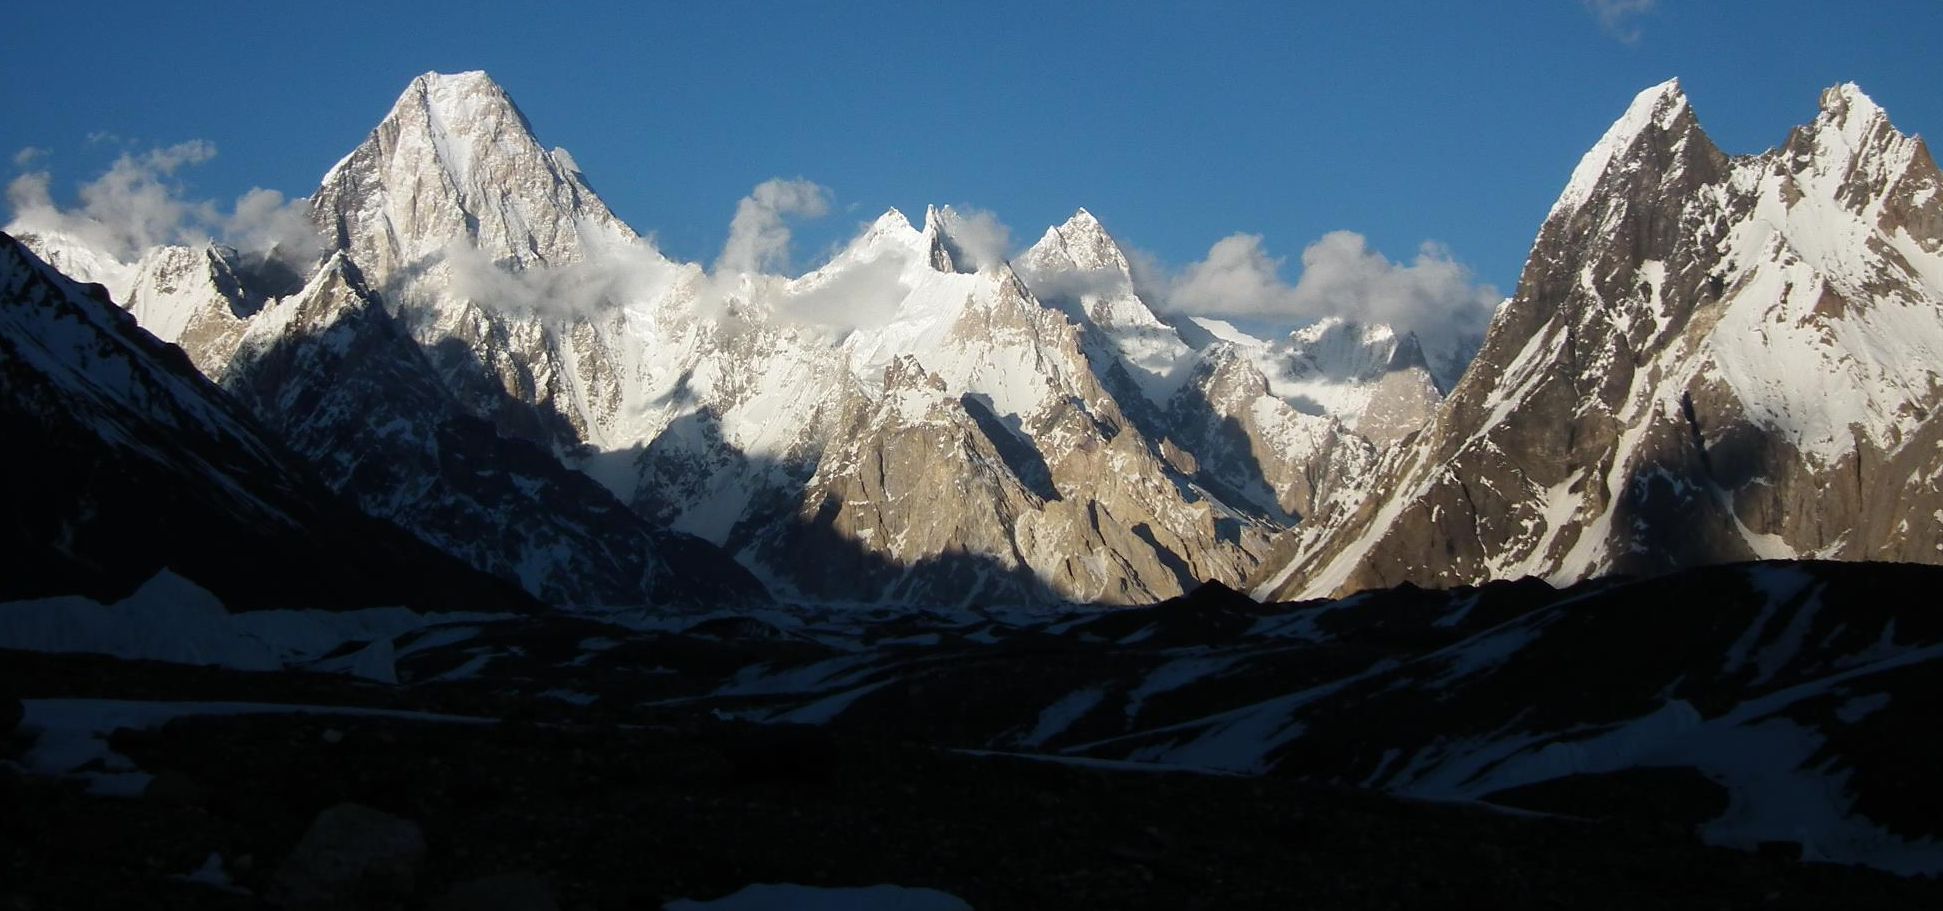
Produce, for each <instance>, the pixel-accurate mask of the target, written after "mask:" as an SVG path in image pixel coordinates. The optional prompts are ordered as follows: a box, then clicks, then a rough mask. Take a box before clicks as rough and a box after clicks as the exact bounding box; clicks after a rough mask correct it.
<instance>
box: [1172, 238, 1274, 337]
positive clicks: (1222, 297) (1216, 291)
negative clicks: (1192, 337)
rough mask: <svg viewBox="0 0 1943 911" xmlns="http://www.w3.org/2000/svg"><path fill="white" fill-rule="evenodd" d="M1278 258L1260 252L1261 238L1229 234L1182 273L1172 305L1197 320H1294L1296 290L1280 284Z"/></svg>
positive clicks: (1174, 289)
mask: <svg viewBox="0 0 1943 911" xmlns="http://www.w3.org/2000/svg"><path fill="white" fill-rule="evenodd" d="M1281 269H1282V260H1281V259H1278V258H1274V257H1271V256H1269V255H1268V252H1267V251H1266V250H1264V249H1262V236H1261V235H1260V234H1231V235H1229V236H1227V237H1224V238H1222V239H1220V240H1218V241H1215V244H1214V246H1213V247H1210V248H1208V256H1207V258H1206V259H1203V260H1201V261H1200V262H1197V263H1195V264H1193V265H1191V266H1188V267H1187V270H1186V271H1184V272H1183V273H1181V276H1180V278H1179V279H1177V280H1176V281H1175V282H1174V285H1173V290H1172V293H1171V294H1170V295H1169V298H1170V300H1171V306H1172V307H1173V308H1174V309H1178V310H1181V311H1183V312H1186V313H1193V314H1196V315H1201V316H1253V317H1267V316H1293V315H1296V314H1295V311H1296V306H1295V301H1294V293H1295V289H1293V288H1291V287H1289V286H1288V285H1287V284H1284V283H1283V281H1282V279H1281V276H1280V274H1279V273H1280V272H1281Z"/></svg>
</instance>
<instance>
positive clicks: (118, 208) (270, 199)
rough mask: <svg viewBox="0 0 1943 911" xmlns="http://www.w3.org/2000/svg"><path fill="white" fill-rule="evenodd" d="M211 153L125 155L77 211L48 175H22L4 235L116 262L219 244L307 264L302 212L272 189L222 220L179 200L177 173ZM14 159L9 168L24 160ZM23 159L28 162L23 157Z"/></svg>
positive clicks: (193, 147) (85, 189)
mask: <svg viewBox="0 0 1943 911" xmlns="http://www.w3.org/2000/svg"><path fill="white" fill-rule="evenodd" d="M215 155H216V147H215V146H214V145H213V144H211V143H209V142H206V141H204V140H200V139H196V140H190V141H188V142H184V143H178V144H176V145H172V146H168V147H165V148H158V149H151V150H149V151H147V152H142V153H139V154H137V153H125V154H123V155H121V156H120V157H118V158H116V159H115V163H114V164H113V165H111V166H109V168H108V170H107V171H106V172H105V173H103V174H102V175H101V176H99V177H96V178H95V179H94V180H91V181H88V182H87V183H84V184H82V185H81V187H80V191H79V194H78V196H79V200H78V205H76V206H75V207H72V208H62V207H61V206H60V205H59V204H57V203H56V202H55V201H54V199H53V195H52V193H51V192H50V188H51V187H52V185H53V176H52V175H51V174H50V173H49V172H47V171H33V172H29V173H27V174H23V175H21V176H19V177H17V178H15V179H14V180H13V182H12V183H10V184H8V186H7V203H8V206H9V207H10V208H11V209H12V211H13V220H12V221H11V222H10V223H9V224H8V226H7V227H8V229H9V231H10V232H15V233H18V232H58V233H62V234H67V235H69V236H72V237H75V238H77V239H79V240H80V241H81V242H83V243H85V244H87V245H89V246H91V247H93V248H95V249H96V250H99V251H101V252H103V253H105V254H107V255H109V256H112V257H114V258H116V259H118V260H120V261H122V262H132V261H134V260H136V259H138V258H140V257H141V255H142V254H143V253H144V252H146V251H147V250H149V249H150V248H152V247H156V246H159V245H162V244H171V243H202V242H206V241H209V240H220V241H222V242H224V243H227V244H230V245H231V246H234V247H236V248H238V249H239V250H243V251H245V252H256V253H265V252H269V251H272V250H276V251H279V252H280V253H281V254H283V255H285V256H289V257H293V258H299V259H301V258H308V257H310V256H312V255H315V254H316V253H317V252H318V251H320V250H321V249H322V246H323V244H322V241H321V239H319V238H318V237H317V235H316V230H315V229H314V228H313V227H312V226H311V223H310V220H309V218H308V217H307V216H306V214H305V212H304V206H303V204H302V202H301V201H298V200H285V199H284V198H283V195H282V194H280V193H278V192H276V191H274V190H263V189H253V190H251V191H249V192H248V193H245V194H243V196H242V197H240V198H238V199H237V201H236V204H235V205H234V206H233V207H232V208H231V210H230V211H229V212H228V213H224V212H223V211H221V209H219V208H218V207H217V206H216V204H215V203H213V202H210V201H207V200H201V201H198V200H191V199H187V198H185V197H184V195H183V190H182V186H181V184H180V183H178V182H177V181H176V180H175V175H176V173H177V172H178V171H181V170H182V169H184V168H187V167H191V166H194V165H199V164H202V163H203V162H206V161H208V160H210V159H211V158H214V157H215ZM23 156H24V150H23V154H22V155H16V156H15V161H16V162H19V161H21V160H22V159H23ZM27 160H30V161H31V160H32V158H31V157H28V158H27Z"/></svg>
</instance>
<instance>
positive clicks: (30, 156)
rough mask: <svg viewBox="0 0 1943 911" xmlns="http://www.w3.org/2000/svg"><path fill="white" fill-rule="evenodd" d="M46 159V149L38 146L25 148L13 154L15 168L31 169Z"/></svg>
mask: <svg viewBox="0 0 1943 911" xmlns="http://www.w3.org/2000/svg"><path fill="white" fill-rule="evenodd" d="M45 157H47V150H46V149H43V148H39V147H37V146H25V147H23V148H22V149H21V150H20V151H18V152H15V153H13V166H14V167H16V168H30V167H33V166H34V162H36V161H39V160H41V159H42V158H45Z"/></svg>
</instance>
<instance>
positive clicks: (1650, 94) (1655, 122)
mask: <svg viewBox="0 0 1943 911" xmlns="http://www.w3.org/2000/svg"><path fill="white" fill-rule="evenodd" d="M1686 113H1687V93H1686V91H1685V90H1683V89H1682V88H1681V87H1680V80H1679V79H1677V78H1674V79H1668V80H1667V81H1665V82H1662V83H1660V84H1659V85H1656V86H1653V87H1651V88H1648V89H1646V90H1645V91H1643V92H1640V93H1639V94H1638V95H1635V96H1633V102H1632V104H1629V105H1627V106H1626V113H1624V114H1622V115H1620V117H1619V119H1618V120H1616V121H1614V122H1613V125H1612V126H1611V127H1609V128H1607V130H1606V134H1605V135H1604V136H1601V137H1599V142H1598V143H1597V144H1596V145H1594V146H1593V147H1592V150H1591V151H1589V152H1587V153H1585V157H1584V158H1581V159H1579V166H1578V167H1577V168H1574V169H1573V170H1572V179H1571V180H1570V181H1568V182H1567V183H1566V185H1565V192H1563V193H1561V194H1559V198H1558V202H1557V203H1554V204H1553V206H1552V213H1551V214H1552V215H1554V216H1555V215H1558V214H1559V213H1560V212H1566V211H1576V210H1577V209H1578V207H1579V206H1581V205H1584V204H1585V201H1586V200H1587V199H1588V198H1590V197H1591V195H1592V191H1593V190H1594V189H1595V188H1597V187H1598V185H1599V180H1600V178H1602V177H1604V176H1605V174H1606V168H1607V166H1609V165H1611V164H1612V163H1613V161H1614V160H1615V159H1619V158H1622V157H1624V156H1625V154H1626V153H1627V152H1628V151H1630V150H1631V149H1632V148H1633V146H1634V145H1635V144H1637V143H1638V142H1639V139H1640V137H1641V136H1642V135H1645V134H1646V133H1648V132H1652V131H1655V130H1658V131H1661V132H1666V131H1670V130H1672V129H1674V128H1675V127H1676V126H1677V125H1678V124H1679V123H1680V118H1681V116H1682V115H1684V114H1686Z"/></svg>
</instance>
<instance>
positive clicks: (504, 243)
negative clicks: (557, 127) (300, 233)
mask: <svg viewBox="0 0 1943 911" xmlns="http://www.w3.org/2000/svg"><path fill="white" fill-rule="evenodd" d="M311 211H312V215H313V217H314V218H315V219H316V221H317V222H318V225H319V227H320V228H322V230H323V231H324V234H325V236H326V237H328V238H331V239H333V240H334V241H335V242H336V245H337V246H339V247H341V248H344V249H347V250H349V251H351V252H352V253H353V255H354V257H355V258H356V259H357V261H358V262H359V264H360V265H362V266H363V267H364V269H365V271H366V273H367V274H368V275H370V277H371V278H372V280H373V281H374V282H378V283H379V284H381V285H382V284H383V283H385V282H386V281H387V280H388V279H389V278H390V276H391V275H392V274H393V273H396V272H400V271H402V270H408V269H418V268H423V267H424V266H425V265H427V264H429V263H432V262H437V261H439V260H441V259H442V258H443V257H444V255H445V253H446V252H447V250H448V248H449V247H451V246H452V245H453V244H454V243H455V242H456V243H460V244H463V245H468V246H474V247H477V248H478V250H479V251H480V252H481V253H483V254H484V255H485V256H486V257H487V258H489V259H490V260H491V261H493V262H495V263H499V264H501V265H504V266H509V267H512V268H528V267H532V266H538V265H559V264H562V263H568V262H574V261H578V260H580V259H583V258H585V256H586V253H587V250H588V248H589V247H591V246H593V245H594V244H596V243H599V242H606V241H608V240H610V239H612V238H621V239H628V240H632V239H633V238H634V233H633V231H631V230H630V229H629V228H628V227H627V226H626V225H625V224H623V223H622V222H621V221H620V219H618V218H616V217H615V216H614V213H613V212H612V211H610V210H609V209H608V208H607V205H606V204H605V203H603V202H602V201H601V200H600V197H599V196H597V195H595V193H594V191H593V189H592V188H591V187H589V186H588V185H587V183H586V182H585V181H584V180H583V179H582V177H581V176H580V173H579V171H578V169H577V168H576V167H574V166H573V164H572V158H571V156H564V155H557V154H555V153H554V152H553V151H551V150H549V149H548V148H547V147H546V146H544V145H541V144H540V142H539V140H538V138H537V137H535V136H534V135H533V130H532V127H531V125H530V124H528V123H527V120H526V117H525V115H523V114H521V113H520V111H519V108H518V107H516V106H515V105H514V104H513V102H512V99H511V98H510V97H508V96H507V94H506V92H505V90H504V89H502V88H500V86H499V85H498V83H495V82H494V81H493V80H492V79H491V77H489V76H487V75H486V74H485V73H483V72H478V71H474V72H468V73H459V74H456V75H441V74H438V73H427V74H425V75H422V76H419V77H418V78H416V79H414V80H412V82H411V84H410V85H409V86H407V87H406V89H405V91H404V93H403V94H402V95H400V96H399V98H398V101H397V102H396V103H395V104H393V105H392V108H391V111H390V112H389V113H388V114H386V115H385V118H384V120H382V121H380V122H379V124H378V127H377V128H376V129H374V130H372V132H371V135H370V137H369V138H367V139H366V140H365V141H364V143H363V144H362V145H360V146H358V148H357V150H356V151H353V152H352V153H351V154H350V155H348V156H346V157H345V158H344V160H343V161H340V162H338V164H337V166H336V167H333V168H332V169H331V170H330V172H329V173H328V174H326V175H325V176H324V181H323V185H322V186H321V187H320V188H319V190H318V192H317V194H316V195H315V196H314V197H312V200H311Z"/></svg>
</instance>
